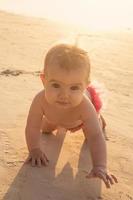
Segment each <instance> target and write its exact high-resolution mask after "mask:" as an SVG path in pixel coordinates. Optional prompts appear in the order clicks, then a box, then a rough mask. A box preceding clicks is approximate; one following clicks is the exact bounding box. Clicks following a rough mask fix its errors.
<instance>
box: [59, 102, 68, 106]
mask: <svg viewBox="0 0 133 200" xmlns="http://www.w3.org/2000/svg"><path fill="white" fill-rule="evenodd" d="M57 103H58V104H60V105H64V106H65V105H69V104H70V103H68V102H64V101H57Z"/></svg>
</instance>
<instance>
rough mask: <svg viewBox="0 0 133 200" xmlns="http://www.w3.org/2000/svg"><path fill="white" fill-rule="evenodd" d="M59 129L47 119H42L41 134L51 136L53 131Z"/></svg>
mask: <svg viewBox="0 0 133 200" xmlns="http://www.w3.org/2000/svg"><path fill="white" fill-rule="evenodd" d="M56 129H57V127H56V125H54V124H51V123H50V122H49V121H48V120H47V119H46V118H45V117H43V119H42V124H41V132H42V133H45V134H50V133H52V131H54V130H56Z"/></svg>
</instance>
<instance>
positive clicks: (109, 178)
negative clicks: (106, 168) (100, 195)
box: [106, 174, 114, 185]
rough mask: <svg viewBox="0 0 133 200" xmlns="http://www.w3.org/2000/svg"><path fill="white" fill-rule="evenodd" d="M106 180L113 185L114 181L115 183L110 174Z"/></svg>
mask: <svg viewBox="0 0 133 200" xmlns="http://www.w3.org/2000/svg"><path fill="white" fill-rule="evenodd" d="M106 179H107V180H108V181H109V182H110V183H111V185H113V184H114V181H113V179H112V177H111V176H109V175H108V174H107V175H106Z"/></svg>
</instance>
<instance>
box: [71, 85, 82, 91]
mask: <svg viewBox="0 0 133 200" xmlns="http://www.w3.org/2000/svg"><path fill="white" fill-rule="evenodd" d="M79 89H80V88H79V86H72V87H71V90H79Z"/></svg>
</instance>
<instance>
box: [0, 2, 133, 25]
mask: <svg viewBox="0 0 133 200" xmlns="http://www.w3.org/2000/svg"><path fill="white" fill-rule="evenodd" d="M0 8H1V9H7V10H10V11H14V12H17V13H20V14H26V15H32V16H39V17H45V18H50V19H54V20H59V21H63V22H67V23H75V24H76V25H77V24H78V25H82V26H85V27H87V28H89V27H90V28H120V27H123V28H124V27H131V28H132V27H133V9H132V8H133V1H132V0H121V1H120V0H117V1H116V0H112V1H110V0H100V1H98V0H54V1H52V0H49V1H46V0H38V1H35V0H28V1H27V0H1V1H0Z"/></svg>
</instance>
